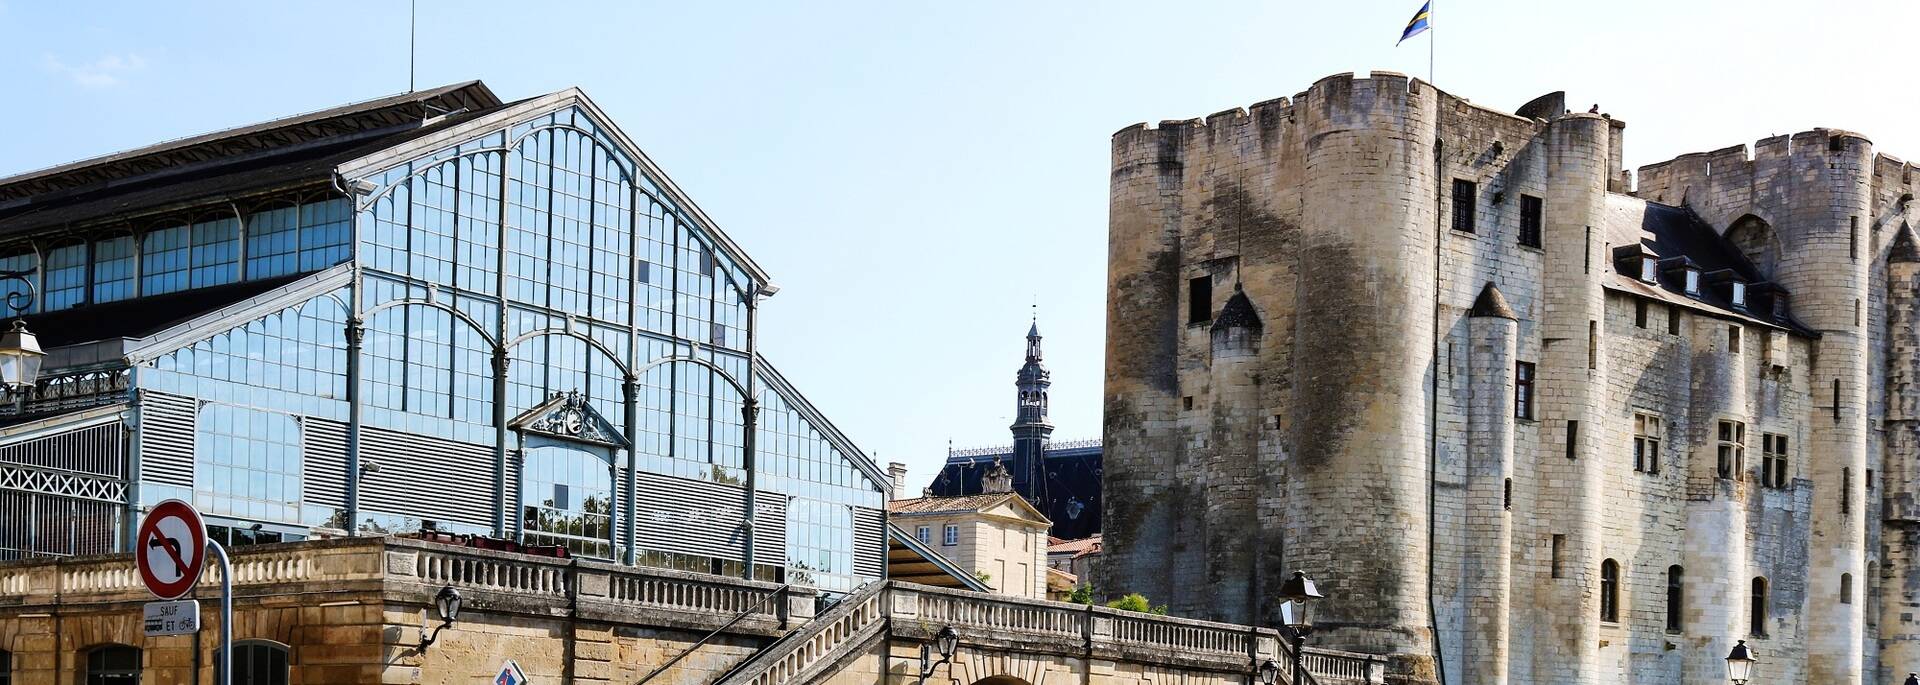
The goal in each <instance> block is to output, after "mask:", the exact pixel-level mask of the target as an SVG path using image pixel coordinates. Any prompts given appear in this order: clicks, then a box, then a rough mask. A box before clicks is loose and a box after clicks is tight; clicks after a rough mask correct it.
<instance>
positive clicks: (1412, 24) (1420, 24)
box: [1393, 0, 1433, 45]
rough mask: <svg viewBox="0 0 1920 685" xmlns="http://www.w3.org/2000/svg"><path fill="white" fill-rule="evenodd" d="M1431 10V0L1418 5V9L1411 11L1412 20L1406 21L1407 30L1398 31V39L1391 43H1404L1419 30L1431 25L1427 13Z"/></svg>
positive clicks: (1418, 32)
mask: <svg viewBox="0 0 1920 685" xmlns="http://www.w3.org/2000/svg"><path fill="white" fill-rule="evenodd" d="M1432 12H1433V0H1427V3H1426V4H1424V5H1421V6H1420V11H1418V12H1414V13H1413V21H1409V22H1407V30H1405V31H1402V32H1400V40H1398V41H1394V43H1393V44H1394V45H1399V44H1401V43H1405V42H1407V39H1408V38H1412V37H1414V36H1416V35H1419V34H1420V32H1422V31H1425V30H1427V29H1428V28H1430V27H1432V26H1433V24H1432V22H1430V21H1428V15H1429V14H1431V13H1432Z"/></svg>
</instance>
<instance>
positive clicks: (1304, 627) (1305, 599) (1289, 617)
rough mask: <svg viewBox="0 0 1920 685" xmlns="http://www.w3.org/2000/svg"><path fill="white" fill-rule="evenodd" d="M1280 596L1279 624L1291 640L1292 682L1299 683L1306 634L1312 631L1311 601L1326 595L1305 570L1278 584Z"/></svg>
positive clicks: (1295, 572)
mask: <svg viewBox="0 0 1920 685" xmlns="http://www.w3.org/2000/svg"><path fill="white" fill-rule="evenodd" d="M1280 597H1281V598H1282V599H1284V600H1286V601H1285V602H1282V603H1281V604H1280V625H1281V628H1282V629H1283V630H1285V631H1286V634H1287V637H1288V638H1290V639H1292V640H1293V671H1292V673H1293V683H1294V685H1299V683H1300V671H1301V663H1302V661H1303V659H1304V657H1303V655H1302V652H1304V651H1305V649H1306V643H1307V634H1308V633H1311V632H1313V615H1312V613H1311V611H1312V608H1313V602H1314V600H1318V599H1322V598H1324V597H1326V595H1322V594H1320V589H1319V588H1318V587H1315V586H1314V584H1313V579H1312V578H1308V577H1307V574H1306V572H1305V571H1294V572H1293V577H1292V578H1288V579H1287V582H1286V583H1285V584H1282V585H1281V586H1280ZM1276 675H1277V674H1276Z"/></svg>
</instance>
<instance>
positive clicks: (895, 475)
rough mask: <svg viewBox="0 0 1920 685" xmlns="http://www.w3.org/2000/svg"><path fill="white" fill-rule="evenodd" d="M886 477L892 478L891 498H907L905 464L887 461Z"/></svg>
mask: <svg viewBox="0 0 1920 685" xmlns="http://www.w3.org/2000/svg"><path fill="white" fill-rule="evenodd" d="M887 477H888V478H891V479H893V499H906V498H907V465H906V464H902V463H900V462H897V461H890V462H887Z"/></svg>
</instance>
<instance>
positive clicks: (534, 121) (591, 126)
mask: <svg viewBox="0 0 1920 685" xmlns="http://www.w3.org/2000/svg"><path fill="white" fill-rule="evenodd" d="M553 129H566V130H575V131H580V132H582V133H585V134H587V135H589V136H590V137H591V138H592V139H593V140H594V141H595V143H596V144H597V145H599V146H603V147H604V148H605V149H606V150H607V151H609V153H610V154H609V157H611V158H612V159H614V160H616V163H617V164H618V165H619V167H620V171H621V172H622V174H623V175H624V177H625V178H626V180H627V181H628V182H629V183H630V184H631V185H632V186H633V187H634V188H636V189H637V191H638V192H639V193H642V194H644V195H645V196H646V198H647V199H649V200H652V201H654V202H659V203H661V205H663V206H664V207H666V208H667V209H668V210H669V211H671V212H672V213H674V215H675V216H676V218H677V219H679V220H681V221H682V222H684V223H685V224H687V225H688V226H690V227H692V229H693V231H694V232H695V234H696V235H697V236H698V237H699V239H700V240H701V241H702V242H703V243H705V244H706V245H707V246H708V247H709V248H710V249H712V250H713V251H714V253H715V255H716V257H717V258H718V259H719V260H720V261H721V262H722V266H724V267H726V268H728V269H729V270H730V271H736V272H738V275H737V276H736V277H735V280H736V282H738V283H739V285H740V287H741V288H742V290H743V295H744V294H745V293H746V292H757V293H758V294H760V295H763V296H770V295H772V294H773V293H774V291H776V290H777V288H775V287H773V286H772V285H771V280H770V278H769V277H768V275H767V273H766V271H765V270H764V269H762V268H761V267H760V265H759V264H758V263H757V262H755V261H753V259H752V257H750V256H748V255H747V253H746V251H745V250H743V249H741V248H740V246H739V244H737V243H735V242H734V241H733V239H732V238H731V237H729V236H727V235H726V233H725V232H723V231H721V230H720V229H719V227H718V225H717V224H716V223H715V222H714V221H713V219H712V218H711V217H709V216H707V214H706V212H705V211H704V210H702V209H700V207H699V205H697V204H695V203H694V202H693V200H692V199H691V198H689V197H688V196H687V194H686V193H685V192H684V191H682V190H681V189H680V187H679V186H678V185H677V184H675V183H674V182H673V180H672V179H671V178H669V177H668V176H667V175H666V173H665V172H664V171H662V170H661V169H660V168H659V166H658V165H656V164H654V163H653V160H652V159H651V158H649V157H647V155H646V153H645V152H643V151H641V150H640V148H639V146H638V145H635V144H634V143H633V141H632V140H631V139H630V138H628V137H627V136H626V134H625V133H624V132H622V131H620V129H619V128H618V127H616V126H614V125H613V124H612V122H611V119H609V118H608V117H607V116H606V115H605V114H604V113H603V112H602V111H601V110H600V108H599V107H598V106H597V105H595V104H594V103H593V101H591V100H589V99H588V98H587V97H586V95H585V94H584V93H582V92H580V90H579V89H577V88H569V89H567V90H563V91H559V92H556V93H551V94H548V95H544V96H541V97H537V98H531V99H528V100H523V101H521V102H518V103H515V104H512V105H507V106H504V107H501V108H499V109H498V110H496V111H494V112H490V113H488V114H486V115H484V116H479V117H474V118H473V119H471V120H469V121H465V122H462V123H459V124H457V125H453V126H449V127H447V128H446V129H444V130H442V131H440V132H438V133H435V134H433V135H428V136H422V137H420V138H418V139H416V140H412V141H409V142H406V143H403V144H400V145H395V146H392V147H388V148H385V149H382V150H379V151H377V152H374V153H371V154H367V155H364V156H361V157H359V158H357V159H353V160H350V161H347V162H344V163H342V164H340V165H339V166H337V167H336V168H335V172H336V173H338V174H339V175H340V176H342V177H343V178H347V179H351V183H352V184H354V185H356V186H358V187H359V188H360V189H362V190H365V191H366V192H365V194H364V195H363V196H362V197H363V201H362V204H361V206H360V207H359V208H358V209H362V210H364V209H366V207H367V206H369V205H370V204H371V202H372V201H373V200H375V199H377V198H378V197H379V196H380V195H381V194H382V193H384V192H386V191H387V189H389V188H390V187H391V186H392V185H393V184H394V183H395V182H397V181H399V180H400V179H403V178H406V177H408V176H411V175H415V174H419V173H424V172H425V171H426V169H428V168H430V167H432V166H433V165H434V164H437V163H439V162H444V161H447V160H449V159H453V158H456V157H461V156H470V155H475V154H480V153H485V152H507V151H510V150H512V149H514V148H515V147H516V146H517V145H519V144H520V143H521V142H522V141H524V140H525V139H526V137H527V136H528V135H530V134H533V133H535V132H538V131H542V130H553Z"/></svg>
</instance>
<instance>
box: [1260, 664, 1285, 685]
mask: <svg viewBox="0 0 1920 685" xmlns="http://www.w3.org/2000/svg"><path fill="white" fill-rule="evenodd" d="M1279 679H1280V664H1278V663H1275V662H1274V660H1272V659H1267V660H1265V661H1261V662H1260V685H1273V681H1275V680H1279Z"/></svg>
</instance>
